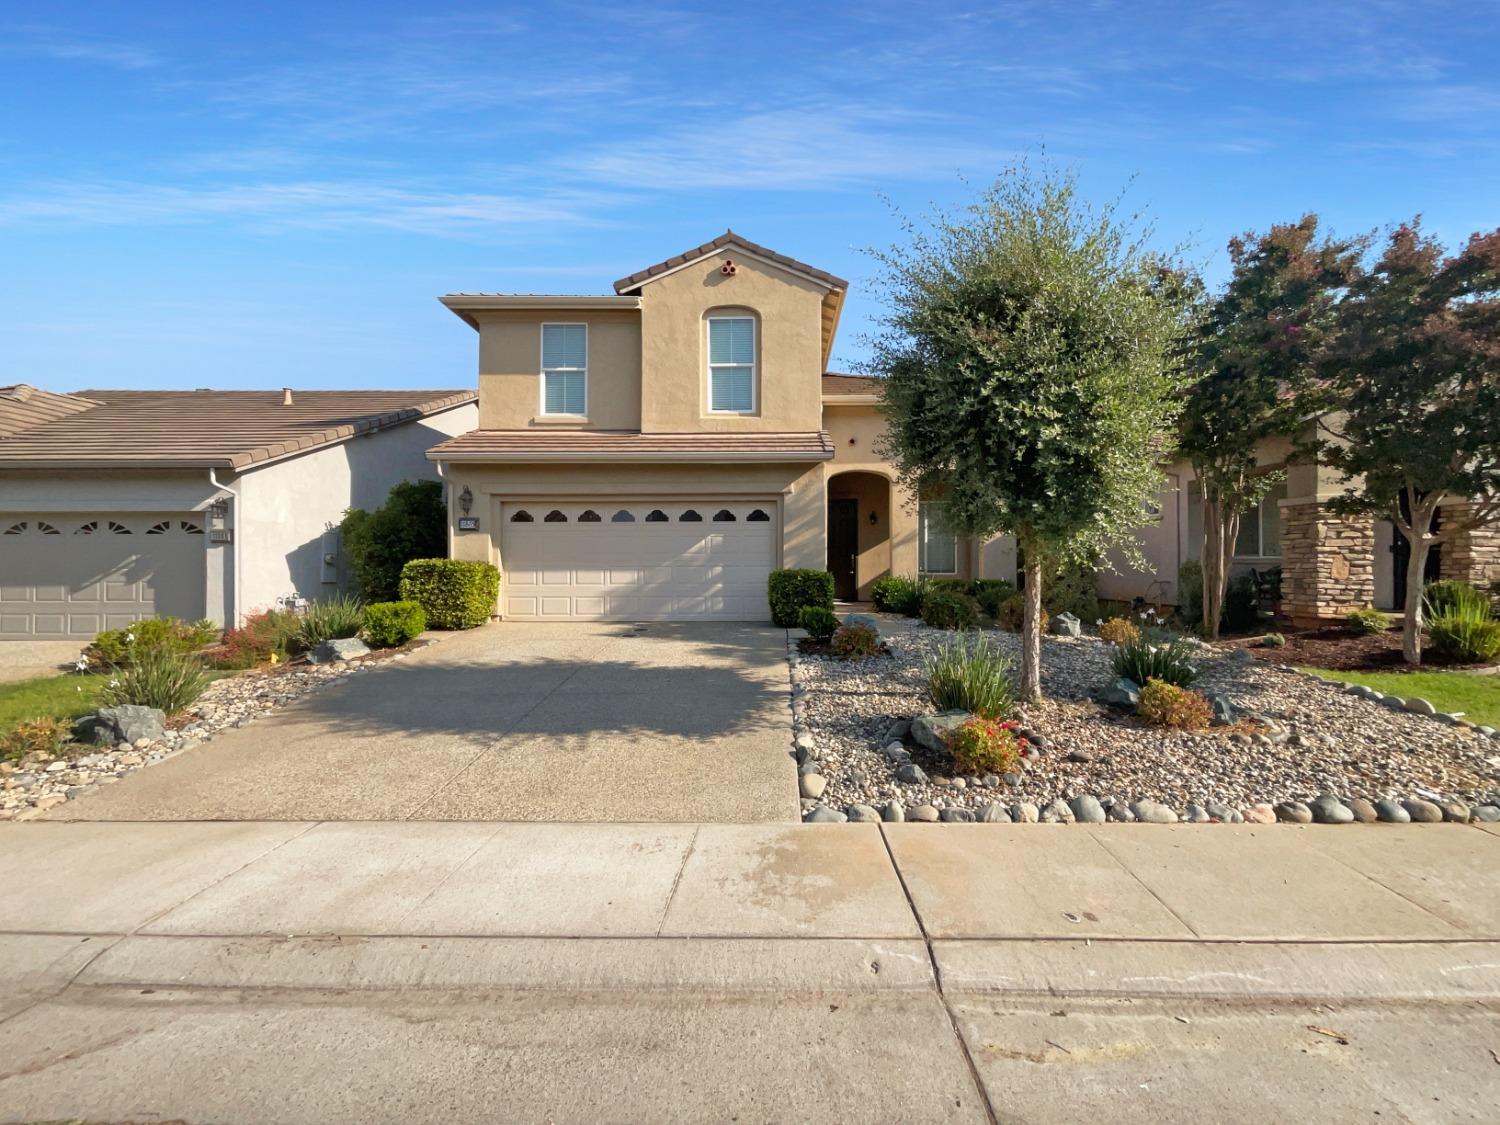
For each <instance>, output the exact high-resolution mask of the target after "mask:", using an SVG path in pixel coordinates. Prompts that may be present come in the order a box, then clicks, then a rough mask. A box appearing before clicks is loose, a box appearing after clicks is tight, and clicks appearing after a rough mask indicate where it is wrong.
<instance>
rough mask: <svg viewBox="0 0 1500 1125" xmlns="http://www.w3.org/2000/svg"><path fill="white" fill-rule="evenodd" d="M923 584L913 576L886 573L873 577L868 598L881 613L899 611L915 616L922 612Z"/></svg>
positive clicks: (908, 615)
mask: <svg viewBox="0 0 1500 1125" xmlns="http://www.w3.org/2000/svg"><path fill="white" fill-rule="evenodd" d="M924 587H925V584H924V583H923V582H921V581H919V580H918V579H915V578H905V577H903V576H901V575H898V574H887V575H884V576H883V577H881V578H877V579H875V581H874V583H873V584H872V585H871V586H870V600H871V601H873V602H874V603H875V608H876V609H878V610H880V611H881V612H882V613H900V614H903V615H905V616H907V617H916V616H917V615H918V614H920V613H921V612H922V595H923V594H924V593H925V592H926V591H925V588H924Z"/></svg>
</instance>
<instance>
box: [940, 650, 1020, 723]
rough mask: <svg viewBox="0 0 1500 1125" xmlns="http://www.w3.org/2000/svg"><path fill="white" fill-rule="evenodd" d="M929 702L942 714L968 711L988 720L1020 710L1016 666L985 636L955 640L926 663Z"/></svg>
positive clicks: (1001, 717) (1006, 716)
mask: <svg viewBox="0 0 1500 1125" xmlns="http://www.w3.org/2000/svg"><path fill="white" fill-rule="evenodd" d="M926 665H927V667H926V671H927V698H928V699H930V700H931V701H932V705H933V706H934V707H936V708H937V709H938V710H939V711H954V710H958V711H968V712H970V713H971V714H974V715H979V716H981V717H983V718H986V719H1004V718H1008V717H1009V716H1010V715H1011V713H1012V712H1014V711H1015V709H1016V697H1015V685H1014V682H1013V681H1012V679H1011V671H1012V668H1013V664H1012V662H1011V659H1010V657H1008V656H1006V655H1005V654H1004V653H1002V652H1001V651H1000V647H999V646H998V645H996V644H995V643H994V642H993V641H991V640H990V638H988V637H986V636H984V635H983V634H982V633H980V634H975V635H974V636H973V637H972V639H971V638H966V637H955V638H954V639H953V640H951V641H949V642H948V644H946V645H945V646H944V647H943V648H942V649H940V650H939V651H938V653H937V655H936V656H929V657H928V658H927V661H926Z"/></svg>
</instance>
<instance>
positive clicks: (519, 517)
mask: <svg viewBox="0 0 1500 1125" xmlns="http://www.w3.org/2000/svg"><path fill="white" fill-rule="evenodd" d="M510 522H511V523H535V522H536V521H535V520H533V519H532V518H531V513H530V512H528V511H527V510H526V509H525V508H522V509H521V510H520V511H519V512H516V513H515V514H514V515H512V516H511V517H510Z"/></svg>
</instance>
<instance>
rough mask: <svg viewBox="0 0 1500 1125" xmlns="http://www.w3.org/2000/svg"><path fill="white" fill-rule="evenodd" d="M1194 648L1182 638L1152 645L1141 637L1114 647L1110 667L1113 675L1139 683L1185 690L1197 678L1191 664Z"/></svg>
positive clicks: (1195, 669) (1196, 673)
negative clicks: (1172, 685) (1183, 688)
mask: <svg viewBox="0 0 1500 1125" xmlns="http://www.w3.org/2000/svg"><path fill="white" fill-rule="evenodd" d="M1194 655H1195V649H1194V646H1192V645H1190V644H1188V643H1187V642H1186V641H1184V640H1183V639H1182V638H1181V637H1173V638H1171V639H1170V640H1166V641H1161V642H1158V643H1153V642H1152V641H1151V640H1149V639H1147V638H1145V637H1142V638H1141V639H1140V640H1136V641H1129V642H1127V643H1125V644H1121V645H1116V646H1115V650H1114V653H1113V655H1112V656H1111V657H1110V666H1111V667H1112V668H1113V669H1114V673H1115V675H1116V676H1123V677H1124V678H1125V679H1127V680H1132V681H1134V682H1135V683H1138V684H1143V685H1144V684H1145V683H1146V681H1147V680H1162V681H1164V682H1165V683H1169V684H1175V685H1176V686H1178V687H1187V685H1188V684H1190V683H1192V682H1193V681H1194V680H1196V679H1197V678H1198V669H1197V668H1196V667H1195V666H1194V665H1193V656H1194Z"/></svg>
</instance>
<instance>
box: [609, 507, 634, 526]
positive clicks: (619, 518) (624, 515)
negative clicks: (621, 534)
mask: <svg viewBox="0 0 1500 1125" xmlns="http://www.w3.org/2000/svg"><path fill="white" fill-rule="evenodd" d="M609 522H610V523H635V517H634V516H633V515H631V514H630V513H629V512H627V511H626V510H625V509H624V508H621V509H620V510H619V511H618V512H616V513H615V514H614V515H612V516H610V517H609Z"/></svg>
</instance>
